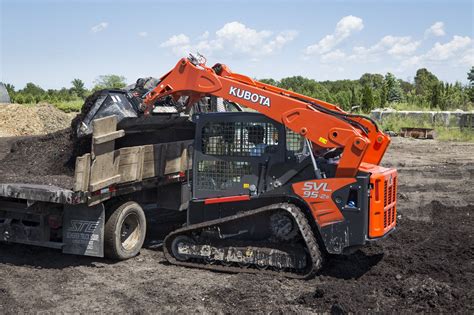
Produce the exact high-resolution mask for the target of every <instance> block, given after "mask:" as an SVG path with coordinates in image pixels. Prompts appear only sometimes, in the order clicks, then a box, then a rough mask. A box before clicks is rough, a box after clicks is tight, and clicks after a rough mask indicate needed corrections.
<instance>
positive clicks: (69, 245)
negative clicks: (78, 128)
mask: <svg viewBox="0 0 474 315" xmlns="http://www.w3.org/2000/svg"><path fill="white" fill-rule="evenodd" d="M173 117H174V118H176V116H173ZM157 119H158V118H157ZM167 121H168V125H171V122H172V121H173V119H171V117H168V118H167ZM141 124H142V125H143V123H141ZM92 125H93V134H92V141H91V150H90V153H86V154H83V155H82V156H79V157H77V159H76V166H75V171H74V187H73V189H65V188H62V187H56V186H50V185H37V184H29V183H22V184H18V183H0V241H5V242H10V243H22V244H29V245H39V246H44V247H50V248H56V249H59V250H62V252H63V253H68V254H76V255H86V256H95V257H104V256H106V257H109V258H113V259H118V260H123V259H128V258H131V257H133V256H135V255H136V254H137V253H138V252H139V250H140V248H141V247H142V245H143V242H144V239H145V233H146V217H145V213H144V210H143V205H154V206H155V207H156V208H158V207H160V208H166V209H172V210H176V211H181V210H185V209H187V203H188V201H189V193H188V192H189V189H187V186H188V185H189V182H188V180H189V176H188V175H189V170H190V169H191V163H192V162H191V158H190V156H191V152H192V143H193V140H192V139H185V140H181V139H178V140H177V141H171V142H159V140H160V139H159V135H155V136H154V137H150V133H148V136H146V137H143V130H134V128H133V126H131V125H130V124H129V126H127V130H128V131H127V132H128V136H127V137H124V136H125V131H124V130H123V129H119V130H117V118H116V117H115V116H109V117H104V118H99V119H95V120H94V121H93V123H92ZM153 132H154V133H157V134H159V133H160V132H159V131H153ZM161 133H164V132H161ZM187 133H188V134H189V135H188V136H184V138H190V136H191V135H192V133H193V130H189V128H188V130H187ZM140 138H143V139H145V141H148V142H150V139H155V141H157V142H158V143H145V144H143V141H142V143H141V145H131V144H134V143H140V142H139V141H137V139H140ZM168 138H169V137H168ZM175 138H176V137H175ZM181 138H183V137H181ZM116 142H117V143H119V144H120V145H117V143H116ZM179 196H180V197H181V198H179Z"/></svg>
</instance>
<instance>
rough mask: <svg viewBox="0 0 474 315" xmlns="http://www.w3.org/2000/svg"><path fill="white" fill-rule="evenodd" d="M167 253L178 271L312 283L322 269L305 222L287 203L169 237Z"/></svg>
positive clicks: (296, 210) (292, 206)
mask: <svg viewBox="0 0 474 315" xmlns="http://www.w3.org/2000/svg"><path fill="white" fill-rule="evenodd" d="M164 252H165V256H166V258H167V259H168V261H169V262H170V263H173V264H176V265H182V266H187V267H195V268H203V269H208V270H216V271H221V272H247V273H267V274H268V273H270V274H281V275H284V276H286V277H290V278H309V277H311V276H313V275H314V274H315V273H316V272H317V271H318V270H319V269H320V267H321V265H322V256H321V252H320V251H319V247H318V244H317V241H316V238H315V236H314V234H313V232H312V229H311V227H310V226H309V224H308V221H307V219H306V217H305V216H304V214H303V213H302V212H301V210H300V209H299V208H298V207H296V206H295V205H292V204H288V203H279V204H272V205H269V206H265V207H262V208H259V209H255V210H249V211H245V212H242V213H238V214H236V215H233V216H229V217H225V218H221V219H217V220H213V221H208V222H204V223H199V224H194V225H190V226H187V227H184V228H181V229H179V230H176V231H174V232H172V233H171V234H169V235H168V236H167V237H166V239H165V243H164Z"/></svg>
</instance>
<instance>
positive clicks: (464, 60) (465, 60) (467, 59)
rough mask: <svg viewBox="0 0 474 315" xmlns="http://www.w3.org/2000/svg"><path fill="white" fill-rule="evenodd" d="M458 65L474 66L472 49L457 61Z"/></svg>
mask: <svg viewBox="0 0 474 315" xmlns="http://www.w3.org/2000/svg"><path fill="white" fill-rule="evenodd" d="M459 64H461V65H463V66H468V67H472V66H474V48H470V49H468V50H466V51H465V52H464V54H463V55H462V56H461V59H459Z"/></svg>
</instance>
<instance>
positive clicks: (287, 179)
mask: <svg viewBox="0 0 474 315" xmlns="http://www.w3.org/2000/svg"><path fill="white" fill-rule="evenodd" d="M207 96H215V97H218V98H222V99H225V100H227V101H230V102H235V103H238V104H240V105H242V106H244V107H247V108H249V109H252V110H254V111H256V112H257V113H255V112H224V113H194V115H193V121H194V122H195V125H196V135H195V141H194V147H193V160H192V166H193V167H192V171H191V173H190V174H189V183H190V184H189V185H190V187H191V188H190V190H191V198H190V202H189V208H188V210H187V211H188V216H187V218H188V219H187V224H186V226H185V227H183V228H180V229H179V230H176V231H174V232H172V233H171V234H169V235H168V236H167V238H166V239H165V242H164V251H165V255H166V257H167V259H168V260H169V261H170V262H171V263H174V264H178V265H183V266H189V267H199V268H205V269H212V270H221V271H229V272H241V271H244V272H264V273H275V272H277V273H280V274H281V273H283V274H285V275H286V276H289V277H295V278H307V277H311V276H313V275H314V274H315V273H316V272H317V271H318V270H319V269H320V268H321V267H322V262H323V256H324V253H331V254H346V253H351V252H353V250H355V249H357V248H359V247H360V246H362V245H364V244H366V243H368V242H370V241H373V240H376V239H379V238H381V237H384V236H385V235H387V234H388V233H390V232H392V231H393V230H394V229H395V225H396V191H397V171H396V170H395V169H388V168H384V167H381V166H379V164H380V162H381V160H382V157H383V155H384V153H385V151H386V149H387V147H388V145H389V143H390V138H389V136H388V135H386V134H384V133H383V132H382V131H381V130H379V129H378V127H377V125H376V123H375V122H374V121H372V120H371V119H370V118H367V117H364V116H361V115H354V114H350V113H347V112H345V111H343V110H341V109H340V108H339V107H337V106H335V105H332V104H329V103H327V102H324V101H321V100H318V99H313V98H310V97H307V96H304V95H301V94H298V93H294V92H292V91H287V90H283V89H280V88H277V87H275V86H271V85H268V84H264V83H261V82H258V81H255V80H253V79H251V78H249V77H247V76H244V75H240V74H236V73H233V72H231V71H230V70H229V68H227V67H226V66H225V65H223V64H216V65H215V66H213V67H212V68H211V67H207V66H206V65H205V63H204V62H201V61H200V60H198V59H197V58H194V57H192V56H191V57H190V58H183V59H181V60H180V61H179V62H178V63H177V65H176V66H175V67H174V68H173V69H172V70H171V71H170V72H168V73H167V74H166V75H164V76H163V77H162V78H161V79H160V82H159V84H158V85H157V86H156V88H154V89H153V90H151V91H150V92H149V93H147V94H146V95H145V96H144V97H143V98H144V105H145V108H144V111H145V114H147V113H149V112H150V111H151V110H152V109H153V107H154V104H156V102H157V101H159V100H163V99H164V98H166V97H168V98H169V97H171V98H172V99H173V100H174V101H175V102H177V101H178V100H185V108H188V109H189V108H191V106H192V105H193V104H195V103H196V102H197V101H198V100H200V99H202V98H203V97H207Z"/></svg>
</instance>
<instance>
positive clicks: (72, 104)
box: [53, 100, 84, 113]
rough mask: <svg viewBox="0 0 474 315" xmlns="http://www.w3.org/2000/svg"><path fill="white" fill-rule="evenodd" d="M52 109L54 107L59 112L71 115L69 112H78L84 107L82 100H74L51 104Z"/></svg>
mask: <svg viewBox="0 0 474 315" xmlns="http://www.w3.org/2000/svg"><path fill="white" fill-rule="evenodd" d="M53 105H54V107H56V108H57V109H59V110H62V111H63V112H65V113H71V112H80V111H81V108H82V105H84V101H83V100H75V101H69V102H57V103H53Z"/></svg>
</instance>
